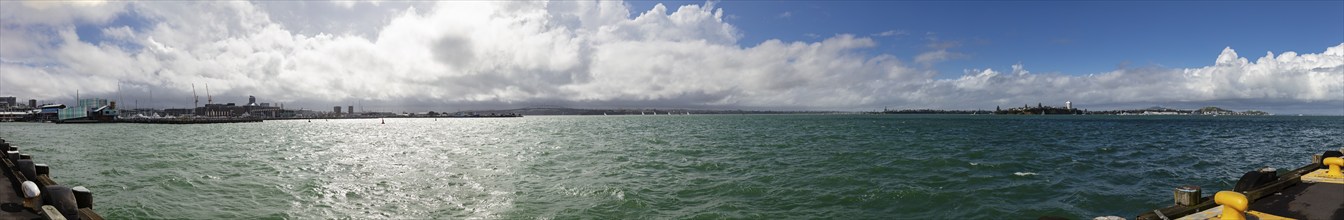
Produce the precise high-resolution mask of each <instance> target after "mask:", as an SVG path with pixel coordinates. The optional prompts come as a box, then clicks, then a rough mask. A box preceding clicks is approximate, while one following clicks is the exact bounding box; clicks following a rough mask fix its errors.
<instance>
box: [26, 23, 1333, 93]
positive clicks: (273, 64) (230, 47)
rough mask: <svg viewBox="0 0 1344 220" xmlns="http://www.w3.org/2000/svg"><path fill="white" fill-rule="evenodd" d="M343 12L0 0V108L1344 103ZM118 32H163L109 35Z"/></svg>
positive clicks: (1322, 76)
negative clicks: (26, 102)
mask: <svg viewBox="0 0 1344 220" xmlns="http://www.w3.org/2000/svg"><path fill="white" fill-rule="evenodd" d="M347 2H348V1H334V2H331V3H327V2H314V3H312V4H319V5H317V6H312V7H328V8H325V9H321V10H318V11H351V10H353V11H358V10H361V9H366V7H367V8H372V9H371V10H375V11H377V13H363V12H361V13H355V14H358V15H352V16H354V17H359V19H353V20H359V22H346V23H342V21H343V20H339V19H340V18H334V17H339V16H332V14H333V13H334V12H331V13H328V12H313V11H307V10H304V8H305V7H306V6H305V5H283V4H279V3H271V2H261V3H250V2H234V1H230V2H107V3H104V4H96V5H92V4H91V5H73V4H66V5H54V6H41V7H47V8H38V7H37V6H30V5H27V4H24V3H15V2H8V1H7V2H0V6H3V7H0V11H2V12H4V13H3V18H4V19H0V28H3V31H0V40H3V41H2V42H4V45H3V47H0V93H3V95H6V96H8V95H13V96H18V97H21V98H25V99H26V98H34V99H39V100H51V101H63V100H64V101H65V102H68V101H69V100H70V99H71V98H73V96H74V92H75V90H76V89H78V90H79V91H81V92H82V93H83V94H85V95H86V96H87V95H90V94H93V95H95V96H103V97H110V98H115V97H116V96H118V92H117V91H118V88H120V89H121V90H122V92H120V96H123V97H129V98H123V103H129V102H130V100H132V99H133V100H137V101H144V102H149V100H150V99H149V98H148V96H149V95H150V94H151V92H150V91H152V94H153V95H154V96H155V98H154V99H153V100H155V101H154V103H156V104H154V106H161V107H185V106H190V105H191V102H190V100H191V95H190V94H191V90H192V86H193V85H195V86H196V87H197V89H198V90H203V89H202V87H204V86H205V85H209V86H210V89H211V93H212V94H213V95H214V96H216V97H221V98H217V99H219V100H233V101H232V102H241V101H240V100H243V98H244V97H246V96H248V95H255V96H257V97H258V98H259V99H261V100H263V101H264V102H281V103H290V105H291V106H306V107H308V108H318V107H323V106H330V105H334V104H339V105H351V104H354V103H357V102H362V103H366V104H367V103H383V104H386V105H392V107H395V108H396V109H405V110H410V111H419V110H443V108H459V109H460V108H467V109H471V108H492V107H524V106H529V105H568V106H573V107H628V108H638V107H690V108H788V109H833V110H868V109H872V108H880V107H882V106H891V107H898V108H900V107H908V108H961V109H975V108H989V107H992V106H993V105H1004V106H1015V105H1018V104H1023V103H1035V102H1052V101H1053V102H1063V101H1064V100H1072V101H1074V103H1076V104H1075V105H1079V106H1086V105H1083V104H1082V103H1088V104H1094V106H1103V105H1126V104H1131V105H1149V106H1150V105H1152V104H1151V103H1201V102H1206V103H1207V102H1220V101H1221V102H1228V100H1232V101H1235V102H1239V103H1241V102H1245V103H1266V102H1270V101H1272V102H1275V103H1282V102H1288V103H1308V104H1309V105H1312V106H1318V107H1319V106H1325V107H1321V108H1322V109H1327V110H1328V109H1329V108H1333V107H1339V106H1340V105H1335V104H1334V103H1344V97H1341V96H1344V95H1341V94H1344V82H1341V78H1344V44H1341V45H1337V46H1331V47H1329V48H1327V49H1326V51H1325V52H1321V53H1314V54H1313V53H1307V54H1297V53H1294V52H1285V53H1283V54H1279V55H1273V54H1270V55H1267V56H1265V57H1262V58H1259V59H1256V60H1255V61H1254V62H1252V61H1251V60H1248V59H1247V58H1242V57H1240V56H1238V55H1236V54H1235V52H1233V51H1232V50H1231V49H1230V48H1229V49H1227V50H1224V52H1223V54H1222V55H1220V56H1218V58H1217V59H1216V60H1214V61H1215V62H1213V63H1211V65H1210V66H1205V67H1198V68H1187V69H1166V68H1144V69H1120V70H1115V71H1111V72H1105V73H1096V74H1092V75H1063V74H1035V73H1030V72H1028V71H1027V70H1026V69H1025V67H1023V66H1021V65H1015V66H1013V67H1012V70H1010V72H1009V73H1001V72H1000V71H997V70H993V69H978V70H971V71H968V72H967V73H966V74H965V75H964V76H962V77H960V78H953V79H938V78H935V76H936V75H938V74H937V72H935V71H933V70H932V68H930V67H929V66H931V65H934V64H935V63H937V62H940V61H944V60H947V59H952V58H956V57H958V56H962V55H960V54H959V53H955V52H950V51H947V49H948V48H951V47H956V46H958V45H959V44H958V42H955V41H938V40H937V39H936V36H934V35H932V34H930V35H928V36H929V37H931V38H930V45H929V47H930V50H929V51H926V52H925V53H922V54H919V55H917V56H916V57H911V58H904V59H903V58H899V57H896V56H893V55H887V54H877V55H873V54H870V53H868V52H867V51H868V50H869V49H871V48H874V47H877V45H878V43H877V42H876V41H874V40H873V39H870V38H867V37H861V36H854V35H850V34H840V35H835V36H832V37H828V38H821V39H818V41H815V42H797V41H795V42H788V41H782V40H767V41H764V42H761V43H759V44H756V45H741V44H740V43H739V39H740V38H741V36H742V33H740V31H739V30H738V29H737V28H736V27H734V26H733V25H732V24H729V23H728V22H726V21H724V19H723V18H724V16H725V15H724V12H723V11H724V10H723V9H721V8H717V7H716V6H715V5H713V4H712V3H706V4H703V5H685V6H679V7H675V8H669V7H667V6H665V5H661V4H659V5H656V6H654V7H653V8H647V9H637V8H631V7H630V6H629V5H628V4H624V3H621V2H612V1H557V2H535V1H525V2H508V1H505V2H456V1H454V2H434V3H432V4H430V3H425V2H413V3H407V4H403V3H399V2H381V3H378V4H370V3H363V2H361V3H355V4H354V5H353V7H351V8H346V7H345V3H347ZM333 3H334V4H333ZM290 4H297V3H290ZM57 8H60V9H57ZM44 10H51V11H44ZM313 10H317V9H313ZM305 13H311V14H314V15H313V16H307V15H305ZM336 14H339V13H336ZM314 16H327V17H333V18H332V19H331V20H329V19H325V18H322V17H314ZM118 17H135V18H139V19H143V20H146V21H148V24H146V25H143V26H120V25H118V26H113V25H112V24H110V23H111V22H110V21H111V20H114V19H116V18H118ZM365 18H367V19H365ZM342 24H350V25H342ZM76 25H91V26H96V27H99V28H98V30H100V31H96V33H95V34H99V35H100V37H96V38H94V37H89V36H80V35H81V33H79V32H77V31H75V29H76V27H75V26H76ZM900 33H903V32H892V33H890V35H900ZM85 34H87V33H85ZM885 34H886V32H883V33H880V34H877V35H875V36H883V35H885ZM95 39H96V40H95ZM16 42H17V43H16ZM1211 55H1212V54H1211ZM1211 57H1212V56H1211ZM911 63H917V64H923V65H911ZM202 93H204V92H203V91H202ZM202 95H204V94H202ZM1311 103H1316V104H1311ZM1321 103H1326V104H1321ZM1332 106H1333V107H1332Z"/></svg>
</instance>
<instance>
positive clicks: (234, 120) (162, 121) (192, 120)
mask: <svg viewBox="0 0 1344 220" xmlns="http://www.w3.org/2000/svg"><path fill="white" fill-rule="evenodd" d="M261 121H262V120H261V119H260V118H204V117H199V118H130V119H117V120H116V122H119V123H138V124H218V123H247V122H261Z"/></svg>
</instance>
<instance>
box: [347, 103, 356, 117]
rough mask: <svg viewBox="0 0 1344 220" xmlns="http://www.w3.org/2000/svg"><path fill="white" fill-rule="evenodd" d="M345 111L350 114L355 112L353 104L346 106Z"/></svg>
mask: <svg viewBox="0 0 1344 220" xmlns="http://www.w3.org/2000/svg"><path fill="white" fill-rule="evenodd" d="M345 112H346V113H350V114H352V115H353V114H355V106H353V105H351V106H349V107H348V108H346V111H345Z"/></svg>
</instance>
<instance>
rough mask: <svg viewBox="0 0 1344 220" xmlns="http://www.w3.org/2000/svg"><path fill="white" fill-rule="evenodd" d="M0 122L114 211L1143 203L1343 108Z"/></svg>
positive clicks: (904, 210) (1243, 166)
mask: <svg viewBox="0 0 1344 220" xmlns="http://www.w3.org/2000/svg"><path fill="white" fill-rule="evenodd" d="M379 122H380V121H379V120H378V119H367V120H356V119H352V120H329V121H327V120H314V121H312V122H308V121H302V120H295V121H267V122H262V123H244V124H211V125H147V124H87V125H68V124H35V123H4V124H0V137H3V138H5V139H7V140H9V142H10V143H14V144H16V145H18V146H19V147H20V148H21V150H22V151H23V152H24V153H28V154H32V155H34V158H35V159H36V160H37V161H38V162H39V163H47V164H50V165H51V166H52V169H51V170H52V171H51V172H52V175H53V177H54V178H55V179H56V180H57V181H58V182H61V183H63V184H67V185H83V186H86V187H88V188H89V189H90V190H92V191H94V195H95V201H96V204H95V209H97V210H98V211H99V212H100V213H101V214H103V215H104V216H105V217H109V218H110V219H141V218H195V219H256V218H271V219H279V218H289V219H328V218H355V219H369V218H377V219H385V218H435V219H466V218H484V219H534V218H561V219H568V218H603V219H648V218H655V219H666V218H675V219H682V218H699V219H718V218H755V219H780V218H788V219H797V218H801V219H814V218H826V219H966V218H981V219H983V218H1003V217H1005V216H1006V217H1008V218H1022V219H1034V218H1035V217H1037V216H1040V215H1057V216H1064V217H1071V218H1091V217H1093V216H1100V215H1119V216H1125V217H1129V218H1132V217H1133V216H1134V215H1136V214H1138V213H1140V212H1144V211H1147V210H1150V209H1152V208H1157V207H1161V206H1165V205H1168V204H1170V203H1171V201H1170V190H1171V188H1172V187H1175V186H1178V185H1183V184H1196V185H1201V186H1203V187H1204V189H1205V192H1206V193H1209V194H1211V193H1212V192H1215V191H1217V190H1221V189H1228V188H1231V185H1233V184H1235V182H1236V178H1237V177H1239V176H1240V174H1241V173H1243V172H1245V171H1248V170H1252V169H1254V168H1258V167H1261V166H1272V167H1277V168H1280V169H1290V168H1296V167H1298V166H1301V165H1304V164H1305V163H1307V162H1308V158H1310V154H1313V153H1319V152H1320V151H1323V150H1326V149H1337V148H1339V147H1341V146H1342V145H1344V117H1193V116H1190V117H1179V116H919V115H692V116H572V117H567V116H553V117H547V116H529V117H525V118H494V119H438V120H434V119H387V120H386V124H379Z"/></svg>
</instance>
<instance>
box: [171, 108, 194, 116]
mask: <svg viewBox="0 0 1344 220" xmlns="http://www.w3.org/2000/svg"><path fill="white" fill-rule="evenodd" d="M163 114H164V115H165V116H183V115H194V114H196V111H195V110H194V109H189V108H170V109H164V110H163Z"/></svg>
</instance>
